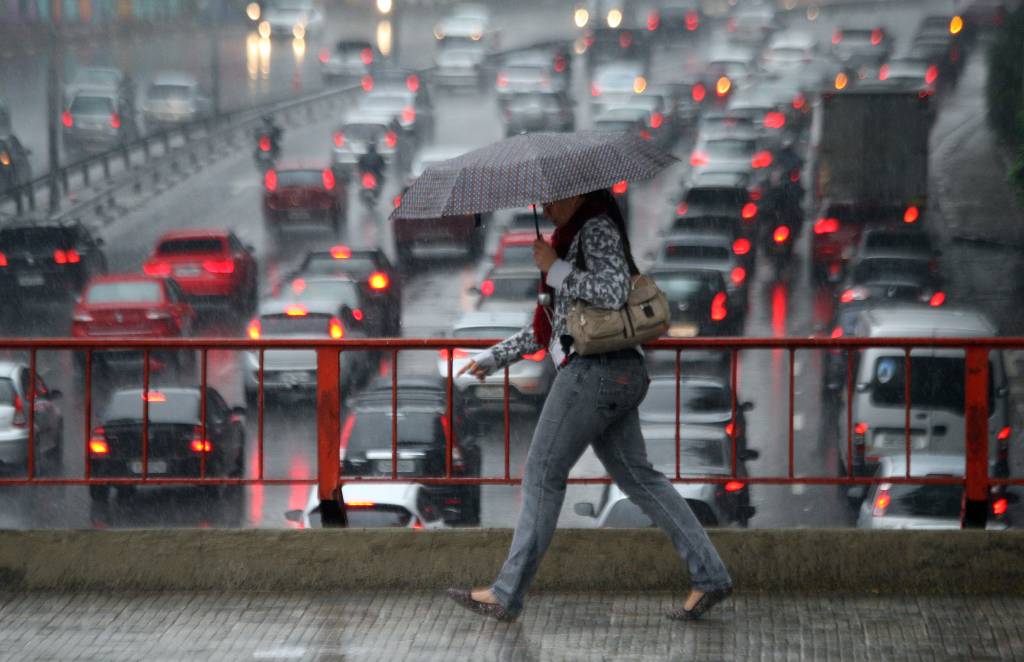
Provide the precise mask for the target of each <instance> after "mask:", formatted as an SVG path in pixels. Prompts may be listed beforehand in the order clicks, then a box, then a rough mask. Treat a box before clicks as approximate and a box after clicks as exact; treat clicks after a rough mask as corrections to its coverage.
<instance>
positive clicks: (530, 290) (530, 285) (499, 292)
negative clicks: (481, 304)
mask: <svg viewBox="0 0 1024 662" xmlns="http://www.w3.org/2000/svg"><path fill="white" fill-rule="evenodd" d="M538 278H539V276H536V277H535V276H529V277H523V278H494V279H492V280H491V282H492V283H493V284H494V293H493V294H490V295H489V296H487V298H488V299H533V298H535V297H536V296H537V279H538Z"/></svg>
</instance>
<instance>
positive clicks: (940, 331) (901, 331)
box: [859, 306, 996, 338]
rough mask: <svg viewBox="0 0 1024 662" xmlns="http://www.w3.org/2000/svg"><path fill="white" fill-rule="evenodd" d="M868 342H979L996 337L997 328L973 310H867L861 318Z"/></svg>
mask: <svg viewBox="0 0 1024 662" xmlns="http://www.w3.org/2000/svg"><path fill="white" fill-rule="evenodd" d="M860 319H861V321H862V322H863V324H864V326H865V327H866V329H867V333H866V334H859V335H864V336H866V337H869V338H888V337H900V336H909V337H936V338H976V337H987V336H994V335H996V328H995V326H993V324H992V323H991V322H990V321H989V320H988V318H986V317H985V316H984V315H982V314H981V313H978V312H975V311H972V310H955V309H936V308H931V307H929V308H922V307H918V306H899V307H895V306H894V307H892V308H885V309H881V308H876V309H871V310H867V311H865V312H864V313H862V315H861V318H860Z"/></svg>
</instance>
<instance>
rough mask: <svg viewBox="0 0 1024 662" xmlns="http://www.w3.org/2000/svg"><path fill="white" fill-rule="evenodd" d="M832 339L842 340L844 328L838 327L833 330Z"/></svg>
mask: <svg viewBox="0 0 1024 662" xmlns="http://www.w3.org/2000/svg"><path fill="white" fill-rule="evenodd" d="M831 337H832V338H842V337H843V327H841V326H837V327H836V328H834V329H832V334H831Z"/></svg>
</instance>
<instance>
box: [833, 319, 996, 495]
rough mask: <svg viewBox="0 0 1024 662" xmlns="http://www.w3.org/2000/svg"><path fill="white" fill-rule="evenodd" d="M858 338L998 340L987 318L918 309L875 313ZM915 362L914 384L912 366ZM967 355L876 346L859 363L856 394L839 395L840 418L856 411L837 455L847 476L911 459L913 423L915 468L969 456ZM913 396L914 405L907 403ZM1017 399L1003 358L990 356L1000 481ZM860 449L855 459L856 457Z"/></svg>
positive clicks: (992, 433)
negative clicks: (932, 459)
mask: <svg viewBox="0 0 1024 662" xmlns="http://www.w3.org/2000/svg"><path fill="white" fill-rule="evenodd" d="M854 335H855V336H856V337H858V338H865V339H873V338H923V337H942V338H964V339H971V338H991V337H994V336H996V335H998V334H997V333H996V328H995V327H994V326H993V325H992V323H991V322H990V321H989V320H988V319H987V318H986V317H985V316H984V315H981V314H980V313H977V312H974V311H970V310H965V309H947V308H945V307H943V308H931V307H923V306H918V305H912V306H887V307H884V308H871V309H869V310H867V311H865V312H863V313H862V314H861V315H860V317H859V318H858V320H857V323H856V326H855V332H854ZM908 358H909V363H910V384H909V386H908V385H907V383H906V377H905V367H906V363H907V362H908ZM964 361H965V358H964V350H962V349H953V348H949V349H946V348H938V349H937V348H919V349H911V350H910V352H909V357H908V356H907V354H906V352H905V350H904V349H903V348H902V347H869V348H866V349H862V350H860V351H859V352H858V353H857V354H856V355H855V357H854V362H853V374H852V379H853V383H854V389H853V393H852V394H849V393H847V391H846V389H843V390H841V391H840V392H839V398H840V405H839V408H838V411H849V412H850V414H849V416H850V419H849V421H850V425H847V424H846V423H845V421H846V417H843V421H844V422H843V423H840V424H839V425H838V428H839V434H838V435H837V436H836V453H837V456H838V459H839V471H840V474H841V475H846V474H847V471H848V470H849V471H852V473H853V475H855V476H865V475H866V476H870V475H872V474H873V473H874V472H875V470H876V469H877V466H878V463H879V461H880V460H881V459H882V458H884V457H886V456H896V457H900V456H903V455H904V454H905V453H906V443H907V429H906V428H907V422H908V416H909V422H910V431H909V432H910V445H911V449H912V451H913V455H912V461H913V458H914V457H917V455H918V454H922V452H923V453H939V454H942V453H955V454H957V455H959V456H960V457H963V456H964V439H965V435H966V428H965V409H964V403H965V397H966V395H965V386H964V374H965V367H964ZM908 392H909V396H910V402H909V405H908V403H907V402H906V400H905V396H906V395H907V394H908ZM1012 432H1013V430H1012V427H1011V422H1010V404H1009V392H1008V386H1007V378H1006V370H1005V362H1004V357H1003V354H1002V352H1000V351H998V350H992V351H990V352H989V418H988V442H989V452H988V457H989V470H990V472H991V473H990V475H992V476H995V477H1002V476H1006V475H1007V474H1008V472H1009V463H1010V459H1011V458H1010V456H1009V453H1010V444H1011V436H1012ZM850 449H852V457H848V453H849V452H850Z"/></svg>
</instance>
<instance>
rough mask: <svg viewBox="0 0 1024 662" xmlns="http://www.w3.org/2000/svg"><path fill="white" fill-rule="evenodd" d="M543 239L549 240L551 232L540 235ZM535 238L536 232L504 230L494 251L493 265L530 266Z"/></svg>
mask: <svg viewBox="0 0 1024 662" xmlns="http://www.w3.org/2000/svg"><path fill="white" fill-rule="evenodd" d="M541 236H542V237H543V238H544V241H547V242H550V241H551V233H550V232H545V233H542V235H541ZM536 240H537V233H536V232H506V233H505V234H504V235H503V236H502V237H501V241H499V242H498V248H497V250H495V251H494V266H495V267H504V266H512V267H518V266H524V265H525V266H530V265H532V264H533V242H535V241H536Z"/></svg>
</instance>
